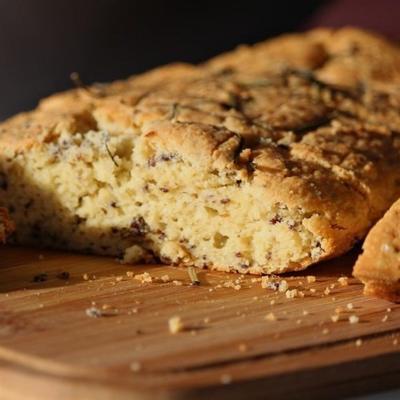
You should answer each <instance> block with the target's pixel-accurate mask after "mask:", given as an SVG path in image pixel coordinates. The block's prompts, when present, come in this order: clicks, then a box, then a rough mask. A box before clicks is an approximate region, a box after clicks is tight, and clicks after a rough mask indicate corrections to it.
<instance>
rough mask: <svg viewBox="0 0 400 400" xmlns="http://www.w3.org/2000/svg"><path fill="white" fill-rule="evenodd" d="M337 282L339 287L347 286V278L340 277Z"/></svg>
mask: <svg viewBox="0 0 400 400" xmlns="http://www.w3.org/2000/svg"><path fill="white" fill-rule="evenodd" d="M338 282H339V283H340V285H341V286H347V285H348V284H349V278H347V276H341V277H340V278H339V279H338Z"/></svg>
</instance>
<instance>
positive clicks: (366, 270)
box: [353, 200, 400, 302]
mask: <svg viewBox="0 0 400 400" xmlns="http://www.w3.org/2000/svg"><path fill="white" fill-rule="evenodd" d="M363 249H364V252H363V254H362V255H360V256H359V257H358V259H357V262H356V265H355V266H354V272H353V273H354V276H355V277H356V278H359V279H360V280H361V281H362V282H363V283H364V284H365V287H364V291H365V294H368V295H373V296H378V297H382V298H384V299H387V300H390V301H395V302H400V200H397V201H396V203H394V204H393V206H392V207H391V208H390V209H389V211H387V212H386V214H385V215H384V217H383V218H382V219H381V220H379V221H378V222H377V224H376V225H375V226H374V227H373V228H372V229H371V231H370V232H369V233H368V235H367V237H366V239H365V242H364V245H363Z"/></svg>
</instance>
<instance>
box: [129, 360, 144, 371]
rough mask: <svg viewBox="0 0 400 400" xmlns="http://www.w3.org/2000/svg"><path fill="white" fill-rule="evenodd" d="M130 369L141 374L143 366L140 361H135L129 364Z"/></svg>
mask: <svg viewBox="0 0 400 400" xmlns="http://www.w3.org/2000/svg"><path fill="white" fill-rule="evenodd" d="M129 368H130V370H131V371H133V372H139V371H140V370H141V369H142V364H141V363H140V362H139V361H133V362H131V363H130V364H129Z"/></svg>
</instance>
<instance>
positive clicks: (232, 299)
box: [0, 247, 400, 400]
mask: <svg viewBox="0 0 400 400" xmlns="http://www.w3.org/2000/svg"><path fill="white" fill-rule="evenodd" d="M355 256H356V254H355V252H353V254H349V255H347V256H345V257H342V258H339V259H337V260H334V261H331V262H327V263H323V264H320V265H318V266H315V267H312V268H310V269H309V270H307V271H306V272H304V273H298V274H296V275H293V274H292V275H287V276H285V277H284V278H283V279H285V280H286V281H287V282H288V284H289V287H290V288H291V289H292V288H297V289H298V290H299V291H301V292H303V293H304V297H303V298H301V297H297V298H294V299H288V298H287V297H286V295H285V294H284V293H280V292H279V291H274V290H272V289H265V288H262V287H261V284H260V282H259V281H258V280H257V279H255V277H252V276H246V277H242V278H241V279H239V281H236V280H237V279H238V278H239V275H233V274H223V273H217V272H206V271H201V272H199V273H198V276H199V279H200V281H201V284H200V285H199V286H192V285H190V279H189V276H188V274H187V271H186V270H185V269H183V268H178V267H169V266H159V265H155V266H150V265H144V266H129V265H121V264H120V263H118V262H116V261H115V260H113V259H110V258H100V257H94V256H86V255H76V254H69V253H62V252H55V251H43V250H37V249H36V250H35V249H25V248H18V247H14V248H13V247H5V248H3V249H2V250H1V259H0V398H1V399H3V398H4V399H24V400H30V399H40V400H47V399H61V400H64V399H74V400H75V399H96V400H103V399H116V400H119V399H191V400H192V399H215V398H218V399H230V400H235V399H249V398H254V399H265V398H274V399H275V398H286V399H288V398H318V399H325V398H338V397H341V396H347V395H350V394H358V393H364V392H371V391H374V390H378V389H379V390H382V389H384V388H391V387H398V386H400V383H399V382H400V380H399V379H400V306H396V305H394V304H391V303H388V302H386V301H383V300H379V299H374V298H369V297H365V296H363V294H362V287H361V285H360V284H359V283H358V282H357V281H356V280H355V279H353V278H351V277H350V275H351V266H352V265H353V262H354V258H355ZM143 272H148V273H149V274H150V276H151V277H152V282H148V283H141V282H140V281H139V280H137V279H135V278H134V277H133V276H132V273H133V274H141V273H143ZM127 273H128V274H127ZM68 275H69V276H68ZM165 275H168V279H167V277H165ZM307 275H315V276H316V282H314V283H309V282H308V281H307V279H306V276H307ZM163 276H164V278H163V279H164V280H168V282H163V281H162V279H161V277H163ZM340 276H349V280H348V285H346V286H342V285H340V283H339V282H338V278H339V277H340ZM173 280H177V281H178V283H181V285H177V284H176V283H173V282H172V281H173ZM235 281H236V282H235ZM234 286H236V288H235V287H234ZM239 286H240V288H239ZM328 291H329V293H328ZM271 301H272V303H273V304H271ZM348 304H351V305H352V309H351V310H349V309H348V307H349V306H348ZM350 307H351V306H350ZM338 308H340V309H342V311H341V312H340V313H339V314H338V313H337V312H336V311H337V309H338ZM88 309H89V311H88ZM90 309H92V311H90ZM93 310H95V311H99V310H100V312H101V313H102V316H101V317H98V318H96V317H91V316H89V315H88V313H89V314H90V313H91V312H92V313H93ZM335 310H336V311H335ZM270 313H272V314H273V316H274V317H275V318H276V320H275V321H273V320H271V319H273V317H271V316H269V317H268V318H266V316H267V315H268V314H270ZM333 315H339V320H338V321H337V322H335V321H332V319H331V317H332V316H333ZM352 315H353V316H357V317H358V319H359V320H358V323H353V324H352V323H350V322H349V317H350V316H352ZM173 316H179V317H180V318H181V320H182V322H183V325H184V329H183V331H181V332H178V333H177V334H172V333H170V331H169V328H168V321H169V319H170V318H171V317H173ZM305 396H306V397H305Z"/></svg>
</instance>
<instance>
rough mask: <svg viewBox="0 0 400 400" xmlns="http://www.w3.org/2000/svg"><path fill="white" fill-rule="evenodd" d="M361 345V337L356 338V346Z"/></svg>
mask: <svg viewBox="0 0 400 400" xmlns="http://www.w3.org/2000/svg"><path fill="white" fill-rule="evenodd" d="M361 345H362V339H357V340H356V346H357V347H360V346H361Z"/></svg>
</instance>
